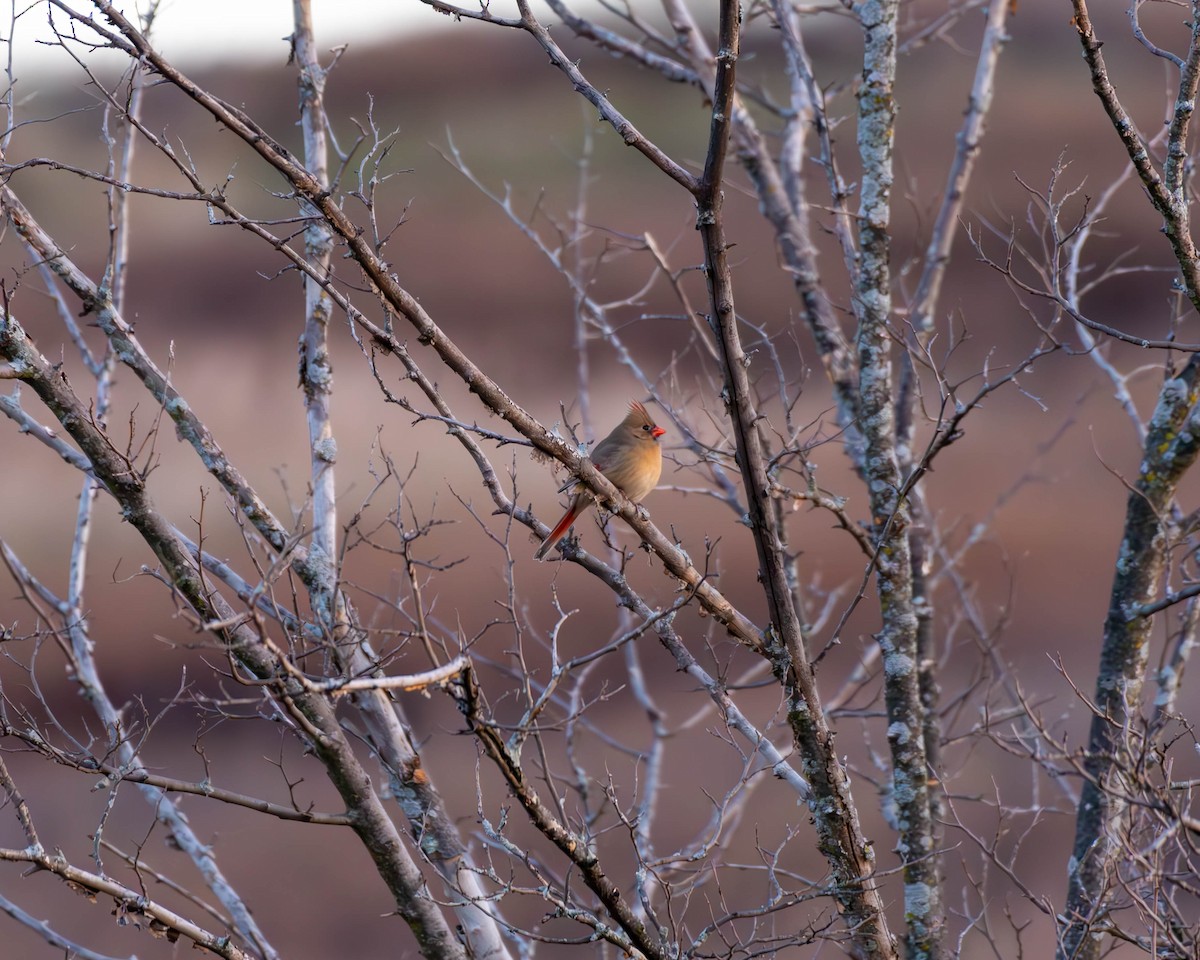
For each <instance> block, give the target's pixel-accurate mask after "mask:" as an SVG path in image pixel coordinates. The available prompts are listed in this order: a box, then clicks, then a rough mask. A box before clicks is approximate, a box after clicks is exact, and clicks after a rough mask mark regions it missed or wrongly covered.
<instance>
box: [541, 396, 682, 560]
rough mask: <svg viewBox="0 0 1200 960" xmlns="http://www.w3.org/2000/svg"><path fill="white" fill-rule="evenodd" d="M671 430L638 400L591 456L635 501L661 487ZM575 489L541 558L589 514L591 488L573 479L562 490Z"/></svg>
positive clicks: (544, 546) (545, 542) (631, 404)
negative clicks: (664, 442)
mask: <svg viewBox="0 0 1200 960" xmlns="http://www.w3.org/2000/svg"><path fill="white" fill-rule="evenodd" d="M666 432H667V431H666V430H664V429H663V428H662V427H660V426H659V425H658V424H656V423H655V422H654V419H653V418H652V417H651V416H650V414H649V412H647V410H646V408H645V407H644V406H642V405H641V404H640V403H638V401H636V400H631V401H629V413H627V414H626V415H625V419H624V420H622V421H621V422H620V423H619V424H617V426H616V428H615V429H614V430H613V432H612V433H610V434H609V435H608V436H607V437H605V438H604V439H603V440H601V441H600V442H599V443H598V444H596V449H595V450H593V451H592V454H591V456H590V457H589V459H590V460H591V461H592V465H593V466H594V467H595V468H596V469H597V470H599V471H600V472H601V473H602V474H604V476H605V477H606V478H607V479H608V481H609V483H611V484H612V485H613V486H614V487H616V488H617V489H618V490H620V491H621V492H622V493H623V494H625V496H626V497H627V498H628V499H629V500H631V501H633V502H634V503H640V502H641V500H642V498H643V497H645V496H646V494H648V493H649V492H650V491H651V490H653V489H654V488H655V487H656V486H658V478H659V476H661V474H662V447H660V446H659V443H658V438H659V437H661V436H662V435H663V434H664V433H666ZM567 489H573V495H572V497H571V505H570V506H569V507H568V508H567V512H566V513H564V514H563V517H562V519H561V520H559V521H558V523H556V524H555V525H554V529H552V530H551V531H550V533H549V534H548V535H547V537H546V539H545V540H543V541H542V545H541V546H540V547H538V548H537V553H535V554H534V557H535V558H536V559H538V560H541V559H542V558H543V557H545V556H546V554H547V553H549V552H550V551H551V550H553V549H554V547H555V545H556V544H557V543H558V542H559V541H560V540H561V539H562V538H563V537H565V536H566V534H567V531H568V530H570V529H571V524H573V523H574V522H575V521H576V520H578V519H579V517H580V515H582V514H583V513H585V512H586V511H587V509H588V508H589V507H590V506H591V505H592V503H593V502H594V500H595V496H594V495H593V494H592V492H591V491H590V490H588V488H587V487H585V486H584V485H583V484H582V483H580V482H579V481H578V479H576V478H572V479H570V480H568V481H567V482H566V484H565V485H564V486H563V487H562V489H561V490H560V491H559V492H560V493H561V492H562V491H565V490H567Z"/></svg>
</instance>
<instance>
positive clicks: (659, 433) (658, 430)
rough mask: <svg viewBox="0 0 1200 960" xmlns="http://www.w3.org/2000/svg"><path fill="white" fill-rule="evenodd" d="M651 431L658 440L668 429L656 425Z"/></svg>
mask: <svg viewBox="0 0 1200 960" xmlns="http://www.w3.org/2000/svg"><path fill="white" fill-rule="evenodd" d="M650 432H651V433H653V434H654V439H655V440H657V439H658V438H659V437H661V436H662V435H663V434H664V433H666V432H667V431H666V430H664V429H663V428H662V427H655V428H654V429H653V430H651V431H650Z"/></svg>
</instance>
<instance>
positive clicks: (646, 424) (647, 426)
mask: <svg viewBox="0 0 1200 960" xmlns="http://www.w3.org/2000/svg"><path fill="white" fill-rule="evenodd" d="M642 429H643V430H649V429H650V424H648V423H643V424H642Z"/></svg>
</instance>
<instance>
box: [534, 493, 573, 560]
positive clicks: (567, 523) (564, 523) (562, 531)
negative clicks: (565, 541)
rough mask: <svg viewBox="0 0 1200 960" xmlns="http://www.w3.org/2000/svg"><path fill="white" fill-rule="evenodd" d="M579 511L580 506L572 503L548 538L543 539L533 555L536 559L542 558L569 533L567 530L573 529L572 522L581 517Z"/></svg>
mask: <svg viewBox="0 0 1200 960" xmlns="http://www.w3.org/2000/svg"><path fill="white" fill-rule="evenodd" d="M579 513H580V510H579V508H578V507H577V506H576V505H575V504H573V503H572V504H571V506H570V508H569V509H568V510H567V512H566V513H564V514H563V518H562V519H561V520H559V521H558V523H556V524H555V525H554V529H553V530H551V531H550V532H549V533H548V534H547V535H546V539H545V540H543V541H542V545H541V546H540V547H538V548H537V553H535V554H534V555H533V558H534V559H535V560H541V559H542V558H543V557H545V556H546V554H548V553H549V552H550V551H551V550H553V549H554V548H555V546H556V545H557V544H558V541H559V540H561V539H562V538H563V537H565V536H566V535H567V531H568V530H570V529H571V524H573V523H574V522H575V521H576V520H577V519H578V518H579Z"/></svg>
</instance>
